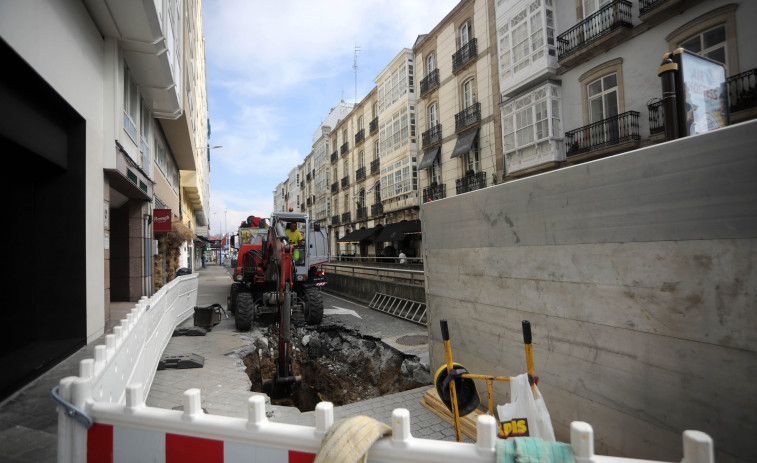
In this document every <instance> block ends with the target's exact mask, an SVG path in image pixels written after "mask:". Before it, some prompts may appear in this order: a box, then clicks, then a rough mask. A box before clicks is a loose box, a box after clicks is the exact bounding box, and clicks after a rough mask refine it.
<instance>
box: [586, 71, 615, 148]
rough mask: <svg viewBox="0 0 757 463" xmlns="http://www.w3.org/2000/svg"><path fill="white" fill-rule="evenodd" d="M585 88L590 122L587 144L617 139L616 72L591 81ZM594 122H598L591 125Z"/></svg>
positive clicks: (609, 141) (610, 141)
mask: <svg viewBox="0 0 757 463" xmlns="http://www.w3.org/2000/svg"><path fill="white" fill-rule="evenodd" d="M586 90H587V91H586V94H587V95H588V98H589V122H590V123H591V124H592V126H591V128H590V129H589V130H590V133H589V134H588V135H589V140H588V144H589V146H596V145H600V144H610V143H612V142H613V141H617V140H618V138H619V134H618V119H617V116H618V76H617V74H615V73H613V74H609V75H606V76H604V77H601V78H599V79H597V80H595V81H593V82H591V83H590V84H589V85H587V89H586ZM602 121H603V122H602ZM599 122H602V123H599ZM594 123H598V124H597V125H593V124H594Z"/></svg>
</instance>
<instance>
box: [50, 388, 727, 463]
mask: <svg viewBox="0 0 757 463" xmlns="http://www.w3.org/2000/svg"><path fill="white" fill-rule="evenodd" d="M68 391H69V392H70V393H71V394H72V397H73V401H74V403H76V402H77V401H78V398H85V397H87V396H89V390H88V382H87V381H82V380H79V379H77V380H74V381H73V382H72V387H71V388H70V389H69V390H68ZM247 407H248V410H247V414H248V417H247V419H243V418H230V417H222V416H215V415H207V414H205V413H204V412H203V410H202V408H201V397H200V391H199V390H198V389H189V390H187V391H186V392H185V393H184V411H176V410H165V409H159V408H152V407H147V406H146V405H145V403H144V399H143V396H142V387H141V386H140V385H134V386H130V387H128V388H127V393H126V403H125V404H113V403H99V402H94V401H92V400H90V401H88V402H86V403H84V404H82V408H83V409H84V410H86V412H87V413H89V414H90V415H91V416H92V418H93V419H94V421H95V424H94V426H93V427H92V428H90V429H89V431H86V430H84V428H83V427H81V426H79V428H80V431H77V434H78V435H77V436H75V438H74V441H75V442H74V446H73V449H72V453H71V455H70V457H71V459H72V460H73V461H80V462H84V461H87V462H135V463H137V462H171V461H177V462H178V461H181V462H224V463H237V462H240V463H241V462H248V463H250V462H272V463H279V462H282V463H283V462H293V463H311V462H312V461H313V460H314V459H315V455H316V452H317V451H318V448H319V447H320V445H321V440H322V439H323V436H324V435H325V434H326V431H328V429H329V428H330V427H331V425H332V424H333V422H334V418H333V406H332V405H331V404H330V403H328V402H321V403H319V404H318V405H317V407H316V425H315V427H314V428H313V427H308V426H297V425H289V424H281V423H273V422H270V421H268V419H267V418H266V415H265V398H264V397H263V396H262V395H253V396H251V397H250V398H249V399H248V401H247ZM391 425H392V426H391V427H392V436H391V437H388V438H386V439H382V440H379V441H378V442H376V443H375V444H374V445H373V446H372V447H371V449H370V451H369V460H368V461H369V462H372V463H379V462H441V463H447V462H450V463H451V462H459V461H466V462H488V463H493V462H495V460H496V458H495V442H496V439H497V424H496V421H495V420H494V418H493V417H490V416H488V415H481V416H479V417H478V422H477V439H476V443H475V444H468V443H457V442H449V441H436V440H428V439H417V438H414V437H413V436H412V435H411V434H410V414H409V412H408V411H407V410H405V409H401V408H400V409H396V410H394V412H393V413H392V420H391ZM683 443H684V460H683V462H684V463H712V462H713V461H714V459H713V445H712V440H711V439H710V438H709V437H708V436H707V435H706V434H704V433H701V432H698V431H686V432H685V433H684V436H683ZM571 447H572V449H573V453H574V455H575V458H576V462H577V463H589V462H594V463H621V462H629V463H630V462H643V461H648V460H634V459H626V458H616V457H605V456H596V455H594V450H593V448H594V436H593V431H592V428H591V426H589V425H588V424H587V423H582V422H574V423H572V425H571ZM60 457H61V456H60V455H59V461H68V460H66V459H61V458H60Z"/></svg>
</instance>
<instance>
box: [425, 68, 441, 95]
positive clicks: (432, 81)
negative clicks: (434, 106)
mask: <svg viewBox="0 0 757 463" xmlns="http://www.w3.org/2000/svg"><path fill="white" fill-rule="evenodd" d="M439 82H440V81H439V70H438V69H434V70H433V71H431V73H430V74H429V75H427V76H426V77H424V78H423V80H421V98H423V97H424V96H425V95H426V94H427V93H429V92H430V91H431V90H433V89H435V88H437V87H438V86H439Z"/></svg>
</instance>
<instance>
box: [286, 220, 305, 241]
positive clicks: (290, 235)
mask: <svg viewBox="0 0 757 463" xmlns="http://www.w3.org/2000/svg"><path fill="white" fill-rule="evenodd" d="M286 234H287V239H288V240H289V242H290V243H292V244H295V245H297V244H305V243H304V238H303V237H302V233H300V231H299V230H297V223H295V222H289V224H287V229H286Z"/></svg>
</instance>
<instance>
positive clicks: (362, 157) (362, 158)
mask: <svg viewBox="0 0 757 463" xmlns="http://www.w3.org/2000/svg"><path fill="white" fill-rule="evenodd" d="M358 167H365V151H363V150H360V156H359V158H358Z"/></svg>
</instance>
